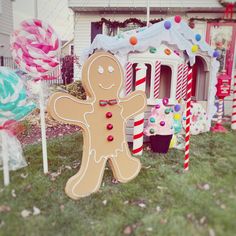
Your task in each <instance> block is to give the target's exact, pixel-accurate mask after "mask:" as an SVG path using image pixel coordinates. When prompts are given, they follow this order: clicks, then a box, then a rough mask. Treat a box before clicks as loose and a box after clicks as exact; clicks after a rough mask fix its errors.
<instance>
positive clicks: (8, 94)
mask: <svg viewBox="0 0 236 236" xmlns="http://www.w3.org/2000/svg"><path fill="white" fill-rule="evenodd" d="M26 96H27V93H26V90H25V87H24V84H23V82H22V80H21V79H20V77H19V76H18V75H17V74H15V73H14V72H13V71H11V70H10V69H8V68H6V67H0V125H3V124H4V123H5V122H6V121H9V120H16V121H17V120H20V119H22V118H24V117H25V116H26V115H28V113H30V112H31V111H32V110H33V109H34V108H35V104H34V103H32V102H28V101H27V97H26Z"/></svg>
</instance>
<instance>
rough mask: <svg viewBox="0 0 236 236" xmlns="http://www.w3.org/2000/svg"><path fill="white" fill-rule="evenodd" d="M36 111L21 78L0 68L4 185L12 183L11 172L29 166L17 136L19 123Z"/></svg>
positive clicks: (0, 157)
mask: <svg viewBox="0 0 236 236" xmlns="http://www.w3.org/2000/svg"><path fill="white" fill-rule="evenodd" d="M34 109H35V104H34V103H33V102H29V101H28V99H27V93H26V89H25V87H24V83H23V81H22V80H21V78H20V77H19V76H18V75H17V74H16V73H15V72H13V71H12V70H10V69H8V68H6V67H0V134H1V136H0V138H1V141H0V150H1V153H0V162H2V163H3V176H4V185H8V184H9V183H10V177H9V170H16V169H18V168H21V167H24V166H26V165H27V164H26V162H25V159H24V158H23V156H22V147H21V144H20V142H19V141H18V140H17V138H16V137H15V135H16V134H17V133H18V131H19V127H20V126H19V124H18V123H17V121H19V120H21V119H23V118H24V117H25V116H27V115H28V114H29V113H30V112H32V111H33V110H34Z"/></svg>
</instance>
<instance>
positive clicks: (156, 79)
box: [154, 61, 161, 99]
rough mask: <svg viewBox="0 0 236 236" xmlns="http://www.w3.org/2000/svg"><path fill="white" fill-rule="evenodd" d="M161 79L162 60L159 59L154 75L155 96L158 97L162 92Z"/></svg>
mask: <svg viewBox="0 0 236 236" xmlns="http://www.w3.org/2000/svg"><path fill="white" fill-rule="evenodd" d="M160 80H161V62H160V61H157V62H156V64H155V76H154V98H156V99H158V98H159V94H160Z"/></svg>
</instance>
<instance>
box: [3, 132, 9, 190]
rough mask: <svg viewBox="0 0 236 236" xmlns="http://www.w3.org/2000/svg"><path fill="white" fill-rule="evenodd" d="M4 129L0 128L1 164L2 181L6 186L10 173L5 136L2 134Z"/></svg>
mask: <svg viewBox="0 0 236 236" xmlns="http://www.w3.org/2000/svg"><path fill="white" fill-rule="evenodd" d="M4 132H5V131H4V130H1V136H2V162H3V163H2V165H3V179H4V180H3V181H4V185H5V186H7V185H9V183H10V175H9V159H8V150H7V142H6V137H5V135H4Z"/></svg>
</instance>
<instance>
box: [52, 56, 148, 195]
mask: <svg viewBox="0 0 236 236" xmlns="http://www.w3.org/2000/svg"><path fill="white" fill-rule="evenodd" d="M82 77H83V78H82V82H83V85H84V88H85V90H86V93H87V94H88V95H89V98H88V100H87V101H83V100H78V99H77V98H75V97H73V96H71V95H68V94H65V93H55V94H53V95H52V96H51V98H50V100H49V105H48V110H49V113H50V114H51V115H52V117H54V119H56V120H59V121H62V122H65V123H69V124H75V125H79V126H80V127H81V128H82V130H83V137H84V147H83V157H82V164H81V167H80V170H79V172H78V173H77V174H76V175H74V176H73V177H71V178H70V179H69V180H68V182H67V184H66V188H65V191H66V193H67V195H68V196H69V197H71V198H73V199H79V198H81V197H85V196H88V195H90V194H91V193H93V192H96V191H97V190H98V189H99V187H100V185H101V182H102V178H103V173H104V169H105V165H106V162H107V161H108V162H109V164H110V166H111V169H112V171H113V175H114V176H115V178H116V179H117V180H119V181H120V182H122V183H125V182H128V181H130V180H132V179H133V178H135V177H136V176H137V175H138V173H139V171H140V168H141V164H140V161H139V159H137V158H134V157H132V156H131V154H130V151H129V148H128V145H127V143H126V136H125V124H126V121H127V120H128V119H129V118H130V117H132V116H135V115H137V114H139V113H141V112H143V111H144V110H145V107H146V95H145V93H144V92H142V91H135V92H133V93H131V94H130V95H129V96H127V97H125V98H120V97H119V92H120V89H121V86H122V81H123V70H122V67H121V65H120V63H119V61H118V60H117V59H116V58H115V57H114V56H113V55H111V54H109V53H105V52H98V53H95V54H93V55H92V56H91V57H90V58H89V59H88V60H87V61H86V63H85V64H84V66H83V71H82Z"/></svg>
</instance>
